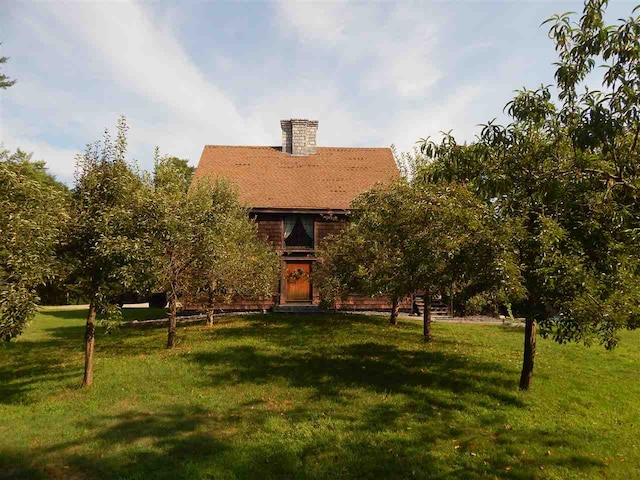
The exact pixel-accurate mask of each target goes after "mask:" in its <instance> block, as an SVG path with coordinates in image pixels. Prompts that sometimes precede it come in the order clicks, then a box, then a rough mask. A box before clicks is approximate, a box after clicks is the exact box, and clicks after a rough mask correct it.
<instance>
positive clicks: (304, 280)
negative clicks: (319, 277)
mask: <svg viewBox="0 0 640 480" xmlns="http://www.w3.org/2000/svg"><path fill="white" fill-rule="evenodd" d="M286 265H287V269H286V272H285V281H286V282H287V302H309V301H311V282H310V280H309V273H311V263H310V262H287V264H286Z"/></svg>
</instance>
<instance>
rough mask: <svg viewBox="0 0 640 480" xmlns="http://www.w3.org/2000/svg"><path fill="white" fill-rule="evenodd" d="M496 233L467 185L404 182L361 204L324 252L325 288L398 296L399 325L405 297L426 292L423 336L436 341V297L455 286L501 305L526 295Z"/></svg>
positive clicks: (368, 195)
mask: <svg viewBox="0 0 640 480" xmlns="http://www.w3.org/2000/svg"><path fill="white" fill-rule="evenodd" d="M495 227H496V225H495V222H494V221H493V218H492V215H491V214H490V212H489V210H488V209H487V208H486V207H484V206H483V205H482V204H481V203H480V202H479V201H477V200H476V199H475V198H474V196H473V195H472V193H471V192H470V191H468V190H467V189H466V188H465V187H463V186H460V185H458V184H450V185H449V184H444V183H439V184H434V183H428V182H423V181H421V180H420V179H416V180H415V181H412V182H410V181H407V180H404V179H403V180H399V181H397V182H395V183H393V184H391V185H390V186H389V187H387V188H384V189H375V190H372V191H369V192H366V193H364V194H362V195H360V196H359V197H358V198H357V199H356V200H354V202H353V203H352V215H351V222H350V224H349V225H348V226H347V227H346V228H345V229H344V230H343V231H342V232H341V233H340V234H339V235H338V236H336V237H334V238H333V239H331V241H330V242H328V244H327V247H326V248H325V250H324V251H323V252H322V253H321V256H322V257H323V258H325V260H324V261H323V263H322V265H321V266H320V271H321V273H322V276H323V278H325V279H326V280H325V281H324V282H323V283H324V285H328V286H329V289H331V288H333V289H335V290H336V291H339V292H340V291H342V292H344V291H347V292H361V293H366V294H369V295H374V294H385V295H389V296H391V298H392V299H393V300H394V304H395V305H394V309H392V312H391V322H392V323H393V322H394V320H395V316H396V315H397V306H396V305H397V299H398V298H402V297H403V296H406V295H408V294H410V293H412V292H416V291H422V292H424V295H425V308H424V319H423V320H424V328H423V334H424V337H425V340H427V341H430V340H431V339H432V330H431V309H430V305H431V301H432V298H433V297H434V296H435V295H437V294H439V293H441V292H443V291H446V290H447V289H449V288H450V286H451V285H452V284H453V283H457V284H458V285H460V288H461V289H465V290H472V291H474V295H480V294H488V292H493V293H494V297H496V298H497V299H498V300H506V299H507V298H515V297H516V296H517V294H519V283H518V281H519V275H518V272H517V268H515V267H514V263H513V259H512V255H511V254H510V252H509V249H508V245H509V243H508V242H504V239H503V238H501V236H500V234H499V230H498V229H496V228H495ZM492 235H493V237H492ZM488 238H495V240H491V241H487V239H488ZM480 244H482V248H480V247H481V245H480ZM507 270H508V271H510V273H511V274H512V275H510V276H509V275H504V274H503V273H504V272H506V271H507ZM332 282H333V283H332ZM498 293H499V294H498Z"/></svg>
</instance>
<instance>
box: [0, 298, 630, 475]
mask: <svg viewBox="0 0 640 480" xmlns="http://www.w3.org/2000/svg"><path fill="white" fill-rule="evenodd" d="M126 314H127V318H129V319H133V318H138V319H142V318H148V317H153V316H154V315H157V314H158V312H157V311H149V310H128V311H127V312H126ZM84 315H85V312H84V311H81V310H59V311H46V312H44V311H43V312H41V313H40V314H39V315H38V317H37V318H36V320H35V321H34V323H33V324H32V325H31V327H29V329H28V330H27V332H26V333H25V334H24V335H23V336H22V337H21V338H20V339H19V341H17V342H15V343H11V344H9V345H5V346H2V347H0V478H21V479H22V478H25V479H26V478H35V479H38V478H60V479H63V478H64V479H80V478H83V479H84V478H89V479H91V478H109V479H112V478H114V479H118V478H121V479H143V478H144V479H148V478H153V479H178V478H207V479H228V478H229V479H230V478H272V479H283V478H327V479H328V478H332V479H333V478H372V479H373V478H376V479H386V478H442V479H444V478H454V479H475V478H488V479H493V478H505V479H508V478H517V479H534V478H536V479H537V478H553V479H574V478H607V479H613V478H620V479H625V480H631V479H634V478H640V448H639V447H640V435H639V433H640V403H639V402H638V400H639V399H640V334H639V333H638V332H625V333H623V334H622V342H621V346H620V347H619V348H618V349H616V350H615V351H613V352H606V351H604V350H603V349H601V348H599V347H598V348H596V347H593V348H586V347H583V346H580V345H565V346H559V345H556V344H554V343H553V342H551V341H547V340H540V341H539V343H538V345H539V354H538V356H537V364H536V371H535V378H534V384H533V390H532V391H530V392H528V393H520V392H518V390H517V381H518V375H519V367H520V355H521V353H520V352H521V343H522V330H521V329H518V328H504V327H500V326H480V325H451V324H436V325H435V326H434V330H435V335H436V341H435V343H433V344H431V345H427V344H425V343H424V342H423V341H422V339H421V336H420V330H421V326H420V324H419V322H417V321H408V320H404V321H402V320H401V322H400V325H399V326H398V327H396V328H393V327H389V326H387V325H386V319H385V318H382V317H366V316H355V315H344V316H341V315H323V316H321V315H318V316H304V317H302V316H293V315H292V316H276V315H254V316H246V317H243V316H236V317H225V318H224V319H221V321H220V323H219V324H218V325H217V326H216V327H214V328H213V329H207V328H206V327H205V326H199V325H198V326H195V325H191V326H188V327H182V328H179V332H178V335H179V345H178V348H177V349H175V350H173V351H167V350H165V348H164V344H165V341H166V338H165V331H164V329H121V330H119V331H116V332H115V333H112V334H110V335H104V334H100V335H99V336H98V339H97V342H96V350H97V351H96V365H95V384H94V386H93V387H92V388H90V389H86V390H83V389H81V388H79V384H80V381H81V378H82V366H83V321H84Z"/></svg>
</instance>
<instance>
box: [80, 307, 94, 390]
mask: <svg viewBox="0 0 640 480" xmlns="http://www.w3.org/2000/svg"><path fill="white" fill-rule="evenodd" d="M95 343H96V304H95V300H92V301H91V303H90V304H89V313H88V314H87V324H86V326H85V330H84V378H83V379H82V386H83V387H89V386H90V385H91V384H92V383H93V348H94V345H95Z"/></svg>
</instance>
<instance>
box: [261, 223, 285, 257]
mask: <svg viewBox="0 0 640 480" xmlns="http://www.w3.org/2000/svg"><path fill="white" fill-rule="evenodd" d="M256 222H257V224H258V237H259V238H261V239H262V240H264V241H265V242H270V243H271V244H272V245H273V247H274V248H276V249H280V248H282V237H283V235H284V233H283V228H284V227H283V223H282V216H280V215H258V216H257V218H256Z"/></svg>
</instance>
